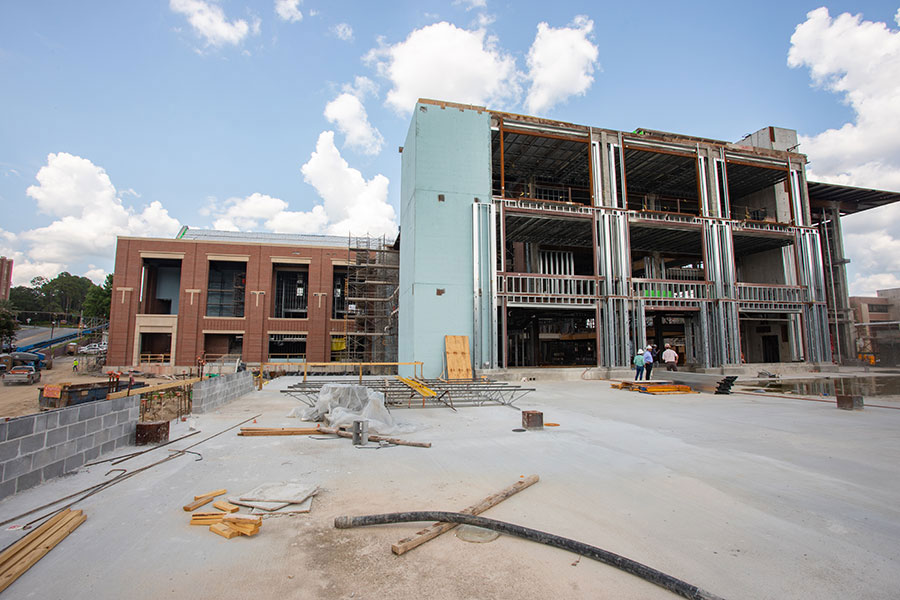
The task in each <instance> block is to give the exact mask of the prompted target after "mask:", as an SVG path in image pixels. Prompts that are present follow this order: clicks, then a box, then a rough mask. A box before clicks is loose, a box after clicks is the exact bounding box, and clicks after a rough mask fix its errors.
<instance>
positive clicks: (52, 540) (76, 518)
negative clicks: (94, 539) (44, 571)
mask: <svg viewBox="0 0 900 600" xmlns="http://www.w3.org/2000/svg"><path fill="white" fill-rule="evenodd" d="M85 519H87V517H86V516H85V515H84V513H82V512H81V511H80V510H76V511H74V512H69V513H68V514H67V515H66V516H64V517H63V518H62V519H61V520H60V521H58V522H57V523H56V527H55V530H54V532H53V534H51V535H50V536H49V537H47V538H46V539H44V540H43V541H42V542H41V543H40V544H39V545H38V546H37V547H35V548H34V549H32V550H31V551H30V552H28V554H25V555H24V556H22V557H21V558H20V559H19V560H17V561H16V562H15V563H13V564H11V565H10V567H9V568H8V569H6V570H5V571H4V572H3V574H2V575H0V592H2V591H3V590H5V589H6V588H7V587H9V586H10V585H11V584H12V582H14V581H15V580H16V579H18V578H19V577H20V576H21V575H22V574H23V573H25V572H26V571H27V570H28V569H30V568H31V567H32V566H34V564H35V563H36V562H37V561H39V560H41V558H43V557H44V555H46V554H47V553H48V552H50V550H52V549H53V548H55V547H56V545H57V544H59V543H60V542H61V541H63V540H64V539H66V537H67V536H68V535H69V534H70V533H72V532H73V531H75V530H76V529H77V528H78V527H79V526H80V525H81V524H82V523H84V521H85Z"/></svg>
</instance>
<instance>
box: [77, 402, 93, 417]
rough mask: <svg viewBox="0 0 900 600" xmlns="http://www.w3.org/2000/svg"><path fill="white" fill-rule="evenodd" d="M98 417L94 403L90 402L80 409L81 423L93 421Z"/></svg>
mask: <svg viewBox="0 0 900 600" xmlns="http://www.w3.org/2000/svg"><path fill="white" fill-rule="evenodd" d="M96 416H97V407H96V406H94V403H93V402H88V403H87V404H84V405H82V406H80V407H78V420H79V421H87V420H88V419H93V418H94V417H96Z"/></svg>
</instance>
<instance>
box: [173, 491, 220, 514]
mask: <svg viewBox="0 0 900 600" xmlns="http://www.w3.org/2000/svg"><path fill="white" fill-rule="evenodd" d="M227 491H228V490H226V489H224V488H223V489H221V490H213V491H211V492H207V493H205V494H200V495H199V496H194V501H193V502H191V503H190V504H185V505H184V506H182V508H183V509H184V510H185V512H192V511H195V510H197V509H198V508H200V507H201V506H203V505H205V504H209V503H210V502H212V501H213V499H214V498H215V497H216V496H221V495H222V494H224V493H225V492H227Z"/></svg>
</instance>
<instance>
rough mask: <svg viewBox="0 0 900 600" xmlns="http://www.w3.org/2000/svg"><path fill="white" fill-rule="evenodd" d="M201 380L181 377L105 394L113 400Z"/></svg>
mask: <svg viewBox="0 0 900 600" xmlns="http://www.w3.org/2000/svg"><path fill="white" fill-rule="evenodd" d="M199 381H201V379H200V378H199V377H194V378H193V379H183V380H181V381H172V382H170V383H160V384H159V385H147V386H144V387H138V388H131V389H130V390H122V391H121V392H113V393H111V394H108V395H107V396H106V399H107V400H115V399H116V398H125V397H127V396H140V395H142V394H150V393H152V392H161V391H163V390H169V389H172V388H176V387H182V386H185V385H193V384H195V383H198V382H199Z"/></svg>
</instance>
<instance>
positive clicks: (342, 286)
mask: <svg viewBox="0 0 900 600" xmlns="http://www.w3.org/2000/svg"><path fill="white" fill-rule="evenodd" d="M332 281H333V285H332V287H333V296H334V300H333V302H332V305H331V307H332V310H331V313H332V314H331V318H333V319H346V318H347V268H346V267H335V268H334V277H333V279H332Z"/></svg>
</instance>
